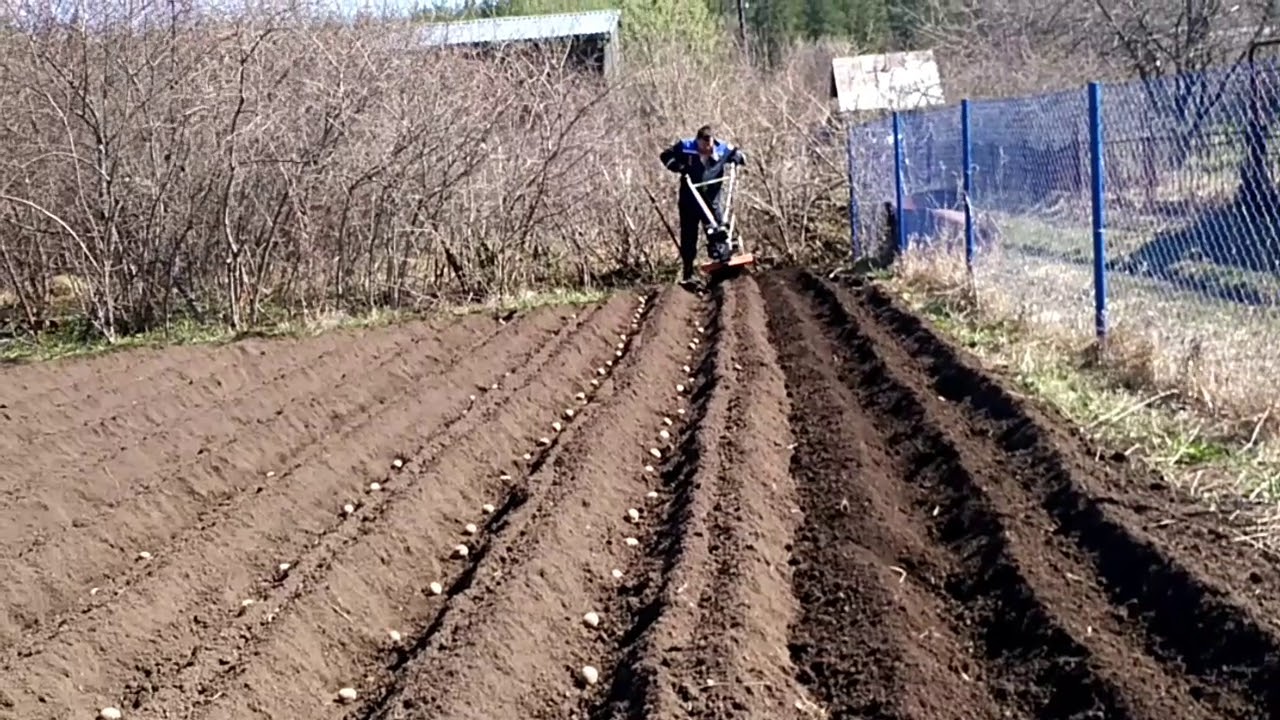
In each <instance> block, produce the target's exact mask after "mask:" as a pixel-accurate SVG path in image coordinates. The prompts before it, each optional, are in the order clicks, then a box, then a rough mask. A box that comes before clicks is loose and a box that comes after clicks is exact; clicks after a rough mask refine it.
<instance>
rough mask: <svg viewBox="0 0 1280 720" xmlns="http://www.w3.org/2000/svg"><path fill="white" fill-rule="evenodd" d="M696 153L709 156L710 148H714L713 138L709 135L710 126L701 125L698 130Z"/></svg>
mask: <svg viewBox="0 0 1280 720" xmlns="http://www.w3.org/2000/svg"><path fill="white" fill-rule="evenodd" d="M697 140H698V152H699V153H701V154H703V155H710V154H711V150H712V148H714V147H715V138H714V137H713V136H712V133H711V126H710V125H703V126H702V127H700V128H698V135H697Z"/></svg>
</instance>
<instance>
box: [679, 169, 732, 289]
mask: <svg viewBox="0 0 1280 720" xmlns="http://www.w3.org/2000/svg"><path fill="white" fill-rule="evenodd" d="M702 199H703V200H704V201H705V202H706V203H707V207H708V208H709V209H710V210H711V214H712V216H713V217H715V219H716V225H722V224H724V208H723V207H722V206H721V202H720V193H719V192H716V193H715V194H714V195H712V196H711V197H707V196H706V195H703V196H702ZM679 206H680V260H681V262H683V263H684V269H683V272H684V279H685V280H688V279H689V278H692V277H693V260H694V258H696V257H697V256H698V231H699V230H701V229H702V227H703V226H705V225H706V224H707V216H706V215H705V214H704V213H703V212H702V208H701V207H700V206H699V205H698V201H697V200H696V199H694V198H693V197H692V196H690V195H689V194H688V192H687V191H685V192H681V193H680V200H679ZM710 249H711V242H710V238H708V241H707V250H708V251H710Z"/></svg>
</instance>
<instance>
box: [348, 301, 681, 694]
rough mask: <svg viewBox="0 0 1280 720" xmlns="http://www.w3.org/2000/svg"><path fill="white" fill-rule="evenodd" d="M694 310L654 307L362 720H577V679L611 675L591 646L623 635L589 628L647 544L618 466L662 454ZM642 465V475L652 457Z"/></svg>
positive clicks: (639, 492) (634, 488)
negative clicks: (598, 667)
mask: <svg viewBox="0 0 1280 720" xmlns="http://www.w3.org/2000/svg"><path fill="white" fill-rule="evenodd" d="M693 302H694V301H693V300H692V299H690V298H689V296H688V295H686V294H685V293H683V292H682V291H680V290H667V291H665V292H664V293H663V294H662V295H661V296H660V297H659V298H658V299H657V300H656V301H650V302H646V303H645V307H646V308H652V309H651V310H649V311H648V312H651V313H652V316H649V317H648V318H647V319H646V320H645V322H644V327H643V328H642V329H641V332H640V334H639V335H638V336H636V337H635V338H634V347H633V349H632V350H631V351H630V352H629V353H627V357H626V358H625V359H624V360H623V362H622V363H621V364H620V365H619V366H618V367H616V368H615V371H614V372H613V373H612V374H611V375H610V377H609V378H608V379H607V380H606V381H605V382H604V383H602V386H601V388H600V393H599V396H598V404H594V405H592V406H591V407H589V408H588V409H587V410H585V411H584V413H583V415H582V416H581V417H580V418H579V419H578V420H577V421H575V424H574V426H573V433H572V434H571V435H568V434H566V436H565V437H564V438H563V439H562V440H561V442H560V444H559V445H558V446H557V447H556V448H555V449H554V450H553V451H552V452H551V453H550V454H549V455H548V456H547V457H546V460H545V462H543V463H542V464H541V465H540V467H538V468H537V469H536V470H535V471H533V472H531V473H530V474H529V475H528V477H527V480H526V482H524V483H523V484H521V485H520V486H519V488H518V490H517V493H516V495H515V498H514V502H512V503H511V511H510V512H509V513H508V514H507V515H506V516H505V517H504V519H503V521H502V523H501V524H500V525H499V526H497V527H494V528H493V532H492V534H491V535H490V536H489V538H490V540H489V542H488V543H486V545H485V546H484V548H483V551H482V556H481V557H480V558H479V559H478V561H477V563H476V564H475V565H474V566H472V568H471V569H470V570H469V571H468V573H469V574H468V576H467V577H466V579H465V582H463V583H462V584H461V585H460V586H458V587H457V589H456V591H455V592H454V593H453V594H452V595H451V597H450V598H449V600H448V604H447V606H446V608H444V609H442V611H441V615H440V616H439V618H438V621H437V623H436V624H434V625H433V626H432V628H431V629H430V632H429V633H427V634H426V635H425V636H424V637H425V638H426V640H425V641H423V642H420V643H418V644H417V645H416V646H415V652H414V653H413V654H412V657H411V658H410V659H409V660H408V661H407V662H406V663H405V664H404V665H403V666H402V667H401V668H399V670H398V672H397V674H396V680H395V682H394V683H393V684H392V685H391V686H390V687H389V689H388V691H387V692H386V693H384V694H383V695H382V696H381V697H379V698H378V701H377V702H376V703H374V704H372V705H371V706H370V707H368V708H366V709H363V710H361V711H360V712H358V713H356V714H354V717H359V718H403V717H422V716H430V717H438V718H463V717H466V718H473V717H474V718H481V717H483V718H492V717H521V718H552V717H554V718H564V717H568V716H571V715H572V713H573V708H575V707H577V706H579V705H580V703H581V702H582V700H581V698H580V697H579V692H578V691H577V690H575V689H574V682H575V677H576V675H577V674H578V672H579V671H580V669H581V668H582V666H583V665H586V664H590V663H592V662H601V658H599V657H596V656H595V653H594V652H593V648H592V641H591V637H592V635H593V634H594V633H597V632H602V631H603V632H607V631H608V630H607V628H609V627H613V626H612V625H606V624H605V622H612V618H606V619H605V621H603V622H602V623H601V628H597V629H592V628H589V627H587V626H585V625H584V624H583V622H582V617H583V614H584V613H585V612H587V611H589V610H591V605H592V604H593V602H594V598H595V597H598V594H599V592H601V591H602V590H601V589H602V588H611V587H614V586H615V584H616V582H617V581H616V580H614V579H613V578H611V577H610V570H611V569H612V568H615V567H620V566H621V564H622V561H623V559H625V558H626V557H627V556H628V555H630V554H633V553H636V552H641V551H640V550H638V549H637V548H633V547H629V546H627V545H625V544H624V543H622V542H621V541H622V539H623V538H624V537H625V536H626V535H627V533H630V532H634V530H633V528H634V525H633V524H632V523H631V522H629V520H628V519H627V516H626V514H625V510H626V508H627V507H628V506H632V507H639V506H642V504H643V502H644V491H643V489H642V486H640V485H639V484H638V483H637V482H636V481H635V480H634V479H633V477H634V476H629V475H627V474H625V473H626V469H625V466H624V465H623V466H620V464H619V463H625V462H626V457H627V456H628V455H631V454H632V453H643V452H644V450H645V449H646V448H648V447H655V446H657V440H656V438H655V437H654V436H655V435H656V433H657V432H658V430H657V428H656V427H653V426H652V425H650V424H649V423H651V422H653V420H648V422H646V419H648V418H655V419H656V417H660V416H661V415H660V413H661V412H663V410H665V409H667V408H669V406H670V405H671V402H672V400H673V399H674V385H675V383H676V382H678V378H679V377H680V370H679V364H678V362H676V360H677V358H675V357H671V355H672V352H673V350H674V348H673V347H672V339H671V338H672V336H673V335H674V334H675V329H676V328H677V327H678V326H679V325H681V324H682V323H684V322H686V321H687V318H688V317H689V316H690V315H691V312H692V309H693V307H692V306H693ZM664 363H666V364H667V365H668V366H669V368H670V369H669V370H665V371H664V370H662V369H661V368H663V365H664ZM664 379H670V380H671V381H672V382H671V385H670V386H665V387H664V385H665V383H663V380H664ZM634 457H636V458H637V459H636V460H635V461H634V462H637V463H639V462H641V460H640V458H641V457H643V455H639V454H638V455H635V456H634ZM446 687H447V688H450V691H449V692H441V688H446Z"/></svg>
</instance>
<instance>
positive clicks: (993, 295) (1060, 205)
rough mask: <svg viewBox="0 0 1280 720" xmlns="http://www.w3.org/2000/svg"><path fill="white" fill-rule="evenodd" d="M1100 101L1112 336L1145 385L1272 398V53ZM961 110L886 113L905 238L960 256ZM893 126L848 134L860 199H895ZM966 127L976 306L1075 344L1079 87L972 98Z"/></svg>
mask: <svg viewBox="0 0 1280 720" xmlns="http://www.w3.org/2000/svg"><path fill="white" fill-rule="evenodd" d="M1101 110H1102V112H1101V116H1102V117H1101V124H1100V135H1101V138H1102V145H1101V147H1102V152H1103V160H1104V173H1103V175H1104V177H1103V180H1104V183H1103V190H1102V193H1101V195H1100V200H1101V207H1102V208H1103V210H1104V216H1105V238H1106V245H1107V257H1106V278H1107V284H1108V290H1107V294H1106V298H1105V300H1106V312H1107V316H1108V319H1109V322H1110V332H1111V338H1112V340H1113V341H1114V342H1120V343H1123V344H1126V345H1128V346H1129V347H1131V348H1135V349H1138V350H1140V351H1141V360H1142V363H1141V364H1142V366H1143V372H1145V373H1147V374H1148V378H1147V379H1148V380H1150V381H1154V382H1155V383H1156V384H1168V385H1171V386H1172V385H1177V386H1179V387H1183V388H1194V389H1195V391H1196V392H1197V393H1198V394H1199V396H1200V397H1199V398H1198V399H1200V400H1203V401H1208V402H1209V403H1211V404H1214V403H1218V404H1229V405H1232V406H1234V407H1235V409H1237V410H1249V411H1256V412H1263V411H1265V410H1267V409H1268V407H1269V405H1270V403H1272V402H1275V401H1276V400H1277V399H1280V353H1278V352H1276V351H1275V349H1274V348H1275V347H1276V346H1277V343H1278V341H1280V188H1278V186H1277V182H1278V181H1280V137H1277V136H1280V64H1278V63H1277V62H1276V61H1275V60H1268V61H1266V62H1257V63H1249V64H1240V65H1236V66H1233V67H1229V68H1224V69H1222V70H1218V71H1215V72H1211V73H1204V74H1197V75H1188V76H1179V77H1170V78H1162V79H1155V80H1146V81H1134V82H1131V83H1128V84H1120V85H1109V86H1106V87H1105V88H1104V89H1103V93H1102V104H1101ZM961 118H962V113H961V109H960V107H958V106H949V107H944V108H935V109H930V110H925V111H912V112H904V113H901V114H900V115H899V120H900V125H899V127H900V129H901V138H900V142H901V151H902V194H903V210H902V215H903V220H904V222H903V225H904V228H905V229H906V234H907V236H908V240H909V243H910V246H911V248H912V249H913V251H916V252H921V251H928V252H929V253H932V254H933V255H934V256H937V255H939V254H940V255H942V256H944V257H945V258H948V259H950V260H952V261H957V260H958V261H960V262H963V260H964V257H965V252H964V238H965V221H964V212H963V211H964V201H965V198H966V194H965V192H964V185H963V181H964V178H963V152H964V135H963V132H962V130H961V127H962V125H961V122H962V121H961ZM886 137H887V138H888V140H887V141H886V140H885V138H886ZM892 138H893V131H892V123H891V120H888V119H885V120H877V121H876V122H874V123H869V124H867V125H863V126H858V127H855V128H853V129H852V130H851V131H850V133H849V143H850V153H851V157H852V156H854V155H856V156H857V157H858V158H859V159H860V166H859V168H858V170H857V172H856V173H855V172H853V171H852V170H851V175H850V180H851V183H852V184H853V190H852V192H851V195H853V196H856V197H857V198H858V199H859V201H860V204H861V205H863V206H866V205H868V204H871V203H872V202H874V203H892V202H893V201H894V199H895V190H896V188H895V184H894V183H895V165H894V153H895V148H894V145H893V142H892ZM969 140H970V145H969V149H970V157H971V166H970V167H971V170H972V189H971V192H970V193H969V194H968V196H967V197H968V201H969V205H970V208H971V210H972V216H973V226H974V229H975V232H974V235H975V239H976V250H977V252H976V253H975V256H974V257H975V261H974V264H973V266H972V268H971V272H972V280H973V283H974V285H975V287H976V289H977V291H978V292H979V294H980V296H981V298H982V302H983V304H984V306H985V307H987V308H988V309H990V310H995V311H1000V312H1001V313H1002V314H1007V315H1010V316H1014V317H1016V318H1017V319H1018V320H1020V321H1023V322H1026V323H1028V324H1030V325H1032V326H1034V327H1038V328H1041V329H1042V330H1044V331H1046V332H1055V333H1060V334H1062V335H1063V336H1064V337H1066V338H1068V339H1071V340H1079V341H1087V340H1088V339H1089V338H1091V337H1092V335H1093V333H1094V331H1095V328H1094V312H1095V307H1094V306H1095V300H1094V279H1093V273H1094V267H1093V265H1094V254H1093V243H1092V229H1093V214H1092V203H1093V199H1094V190H1093V177H1092V172H1091V158H1092V152H1093V146H1092V142H1091V124H1090V112H1089V101H1088V93H1087V92H1086V91H1085V90H1084V89H1080V90H1073V91H1068V92H1061V93H1054V94H1046V95H1038V96H1032V97H1023V98H1013V99H1006V100H998V101H982V102H974V103H972V104H971V106H970V138H969ZM855 146H856V147H855ZM871 173H881V177H883V178H885V179H884V180H876V179H874V178H872V177H870V176H869V174H871ZM914 254H915V253H914V252H913V255H914Z"/></svg>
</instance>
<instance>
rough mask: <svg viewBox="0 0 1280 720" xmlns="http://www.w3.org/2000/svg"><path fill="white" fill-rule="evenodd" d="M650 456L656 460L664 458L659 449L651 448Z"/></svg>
mask: <svg viewBox="0 0 1280 720" xmlns="http://www.w3.org/2000/svg"><path fill="white" fill-rule="evenodd" d="M649 454H650V455H652V456H654V457H656V458H660V457H662V451H661V450H659V449H658V448H649Z"/></svg>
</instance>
